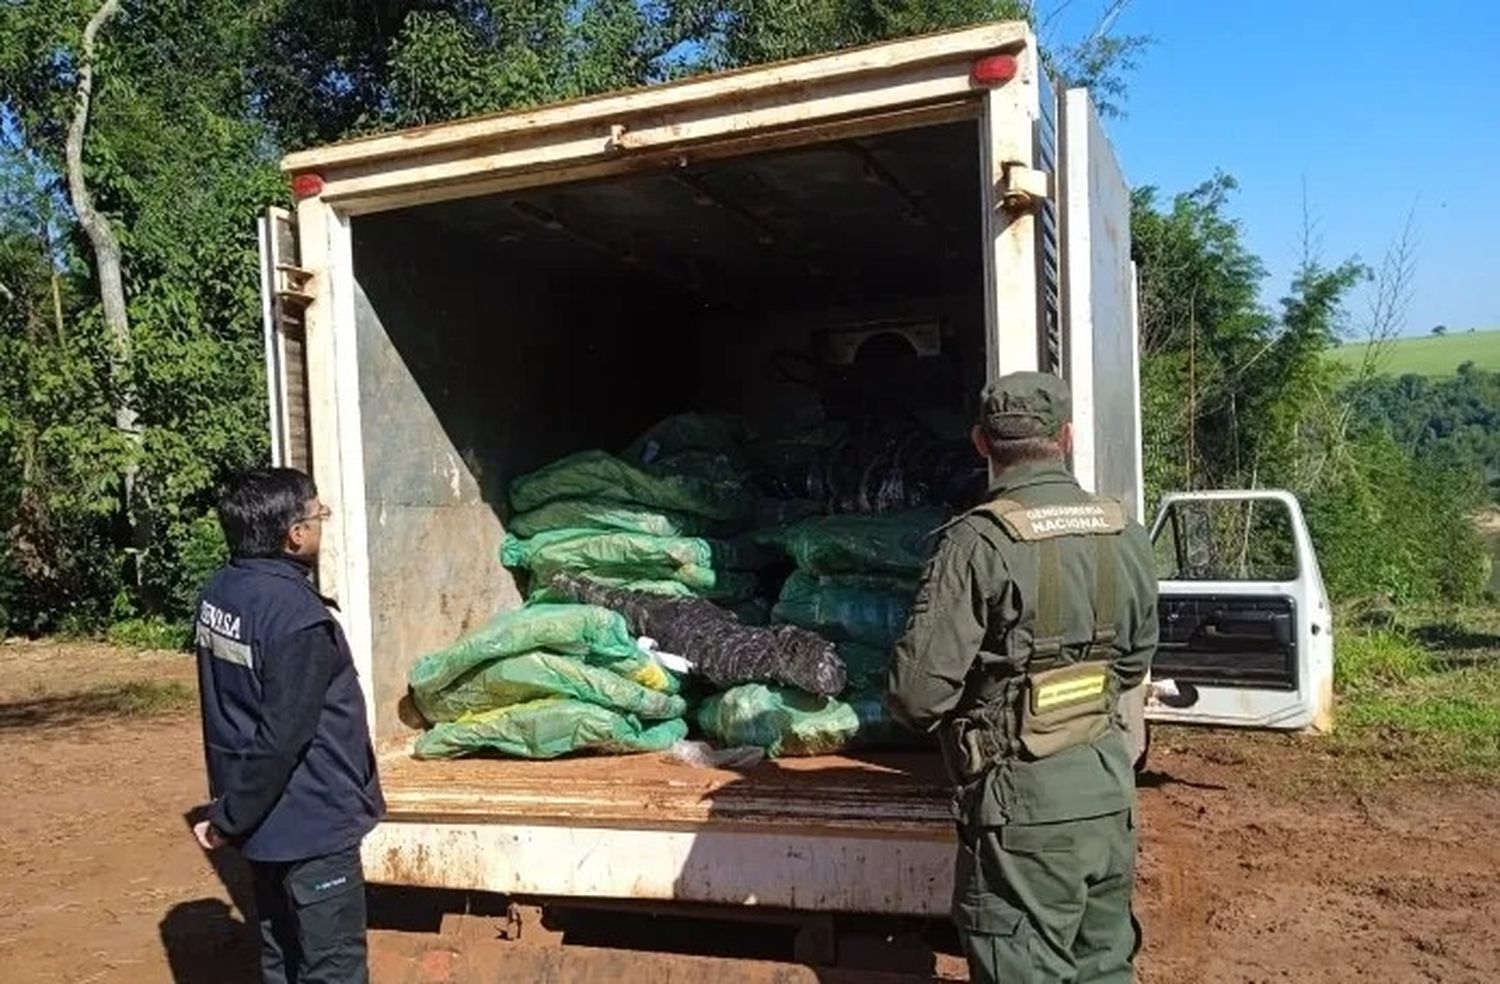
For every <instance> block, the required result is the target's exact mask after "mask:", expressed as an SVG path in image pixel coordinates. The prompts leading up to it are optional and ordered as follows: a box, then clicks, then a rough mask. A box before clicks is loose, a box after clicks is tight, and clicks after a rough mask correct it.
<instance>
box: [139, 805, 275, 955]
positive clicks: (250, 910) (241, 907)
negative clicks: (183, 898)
mask: <svg viewBox="0 0 1500 984" xmlns="http://www.w3.org/2000/svg"><path fill="white" fill-rule="evenodd" d="M201 816H202V814H201V813H200V812H199V811H198V810H194V811H192V812H190V813H188V814H187V815H186V816H185V817H184V818H183V819H184V820H185V821H186V822H187V826H188V827H189V828H191V827H192V825H193V824H194V823H196V822H197V821H198V820H199V819H200V818H201ZM208 859H209V862H210V863H211V864H213V866H214V874H216V875H217V876H218V878H219V881H220V883H222V884H223V886H224V890H225V891H226V892H228V893H229V898H230V900H231V902H232V904H231V903H228V902H225V901H224V900H223V899H221V898H206V899H194V900H192V901H190V902H179V903H178V904H176V905H174V906H172V908H171V909H169V910H167V914H166V915H165V916H163V917H162V920H161V923H160V926H159V929H160V932H161V945H162V949H163V950H165V951H166V955H167V964H168V966H170V967H171V968H172V980H173V981H174V982H176V984H241V982H243V984H253V982H256V981H259V980H260V963H259V960H260V944H259V939H258V934H257V929H256V926H255V904H254V897H255V896H254V892H253V890H252V888H251V885H250V869H249V867H248V866H247V865H246V864H245V861H244V859H242V858H241V857H240V856H239V854H237V853H236V852H235V851H233V850H230V849H227V848H222V847H221V848H219V849H218V850H217V851H211V852H209V854H208Z"/></svg>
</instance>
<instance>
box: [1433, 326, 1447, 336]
mask: <svg viewBox="0 0 1500 984" xmlns="http://www.w3.org/2000/svg"><path fill="white" fill-rule="evenodd" d="M1432 333H1433V334H1434V335H1436V336H1438V337H1439V338H1441V337H1443V336H1444V335H1446V334H1448V326H1447V325H1433V326H1432Z"/></svg>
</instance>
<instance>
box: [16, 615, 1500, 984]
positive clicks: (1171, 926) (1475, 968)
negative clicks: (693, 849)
mask: <svg viewBox="0 0 1500 984" xmlns="http://www.w3.org/2000/svg"><path fill="white" fill-rule="evenodd" d="M140 680H151V681H156V682H171V681H178V682H180V683H181V684H183V685H185V686H186V687H187V688H191V687H192V686H193V678H192V668H191V663H190V661H189V660H187V659H186V658H184V657H180V656H172V655H146V654H134V653H126V652H121V651H118V650H112V649H109V648H106V647H92V646H55V645H33V644H14V643H13V644H6V645H3V646H0V967H3V968H4V970H3V971H0V976H3V979H5V980H6V981H13V982H23V981H47V982H54V981H56V982H85V981H88V982H92V981H123V982H127V984H134V982H146V981H163V980H173V979H175V980H178V981H203V982H214V984H218V982H234V981H241V980H245V981H248V980H253V979H254V971H253V965H254V956H255V955H254V945H253V942H252V941H251V940H250V938H249V936H248V934H247V932H246V927H245V924H244V916H243V914H242V912H241V910H240V908H239V907H238V906H237V905H236V904H235V903H234V901H233V900H232V898H231V895H230V893H229V892H228V891H227V890H226V889H225V888H224V883H225V880H226V879H227V880H228V881H229V882H230V883H231V884H235V883H236V879H235V877H234V872H233V871H232V870H230V871H227V872H224V873H223V877H221V873H220V872H218V871H216V870H215V868H214V866H213V865H212V864H210V862H209V861H208V859H207V858H205V856H204V855H203V853H202V852H200V851H199V850H198V849H197V847H196V846H194V844H193V843H192V841H191V839H190V836H189V833H188V828H187V824H186V821H185V819H184V815H185V813H186V812H187V811H188V810H189V809H190V808H191V807H193V806H194V805H195V804H197V803H198V802H199V801H200V800H201V799H202V798H203V794H204V782H203V776H202V769H203V765H202V755H201V751H200V747H199V743H198V732H197V729H198V722H197V716H196V712H195V710H194V709H193V706H192V704H191V701H190V699H185V696H184V692H183V691H181V690H179V691H176V692H175V694H174V693H173V692H172V691H170V690H169V691H167V692H164V693H160V694H158V693H156V690H155V689H153V690H152V691H150V692H147V693H140V692H137V691H135V690H132V689H131V688H129V687H123V686H122V684H126V683H128V682H129V681H140ZM153 702H154V703H153ZM163 703H164V704H167V705H169V706H170V705H175V706H176V709H175V710H166V711H163V710H161V707H160V705H161V704H163ZM1152 756H1153V758H1152V771H1151V773H1150V774H1149V775H1148V776H1147V777H1146V782H1145V788H1144V789H1143V790H1142V794H1141V805H1140V828H1141V832H1142V848H1141V862H1140V879H1139V895H1138V899H1139V905H1138V908H1139V911H1140V915H1141V919H1142V922H1143V924H1144V927H1145V932H1146V939H1147V945H1146V950H1145V953H1144V955H1143V957H1142V962H1141V979H1142V980H1143V981H1146V982H1149V984H1199V982H1205V981H1215V982H1221V981H1222V982H1263V981H1297V982H1324V981H1365V980H1378V981H1383V982H1391V984H1403V982H1418V981H1452V982H1468V981H1473V982H1489V981H1496V980H1500V789H1497V788H1495V787H1479V786H1474V785H1452V784H1441V783H1435V782H1424V781H1419V780H1413V779H1403V778H1394V779H1388V780H1383V781H1376V782H1370V781H1367V780H1363V781H1361V783H1360V784H1355V783H1353V782H1352V781H1351V780H1350V778H1349V776H1348V774H1347V769H1346V767H1345V764H1344V763H1342V762H1341V761H1340V760H1338V759H1336V758H1334V757H1332V756H1331V755H1330V754H1329V753H1328V752H1327V751H1326V750H1325V749H1324V748H1322V747H1321V746H1319V745H1318V744H1317V743H1315V742H1309V741H1306V740H1300V741H1299V740H1281V739H1266V738H1246V737H1243V736H1225V735H1210V734H1196V733H1182V732H1175V733H1163V734H1160V735H1158V737H1157V740H1156V747H1155V748H1154V749H1153V752H1152ZM372 945H373V947H374V950H375V952H376V954H377V956H379V955H380V954H381V952H382V951H383V950H389V951H392V952H394V950H396V949H399V948H400V946H401V945H402V943H401V941H400V940H398V939H396V938H395V935H394V934H384V933H377V934H375V937H374V941H373V944H372ZM377 979H378V978H377ZM491 979H499V978H498V977H491ZM559 979H561V978H559Z"/></svg>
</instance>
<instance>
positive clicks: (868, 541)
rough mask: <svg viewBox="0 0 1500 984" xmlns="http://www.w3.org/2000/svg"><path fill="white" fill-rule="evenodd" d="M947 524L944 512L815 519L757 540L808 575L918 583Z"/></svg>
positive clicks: (933, 510) (911, 511)
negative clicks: (915, 580) (889, 577)
mask: <svg viewBox="0 0 1500 984" xmlns="http://www.w3.org/2000/svg"><path fill="white" fill-rule="evenodd" d="M947 520H948V513H947V512H946V511H945V510H942V509H913V510H909V511H907V512H897V513H883V514H880V515H855V514H845V515H838V516H814V517H812V518H811V519H804V520H802V521H801V522H800V523H796V524H794V525H792V526H789V527H785V528H783V529H778V530H772V531H768V532H766V533H763V534H761V535H760V538H759V539H760V542H762V543H764V544H766V545H768V546H775V547H777V548H779V549H780V550H782V551H783V552H785V553H786V554H787V556H789V557H791V558H792V560H793V561H795V562H796V564H797V567H798V568H800V569H801V570H804V571H806V572H808V573H810V574H822V575H830V574H884V575H895V576H897V577H907V578H916V577H917V576H919V575H920V574H921V573H922V568H923V566H924V565H925V564H926V563H927V557H928V554H930V553H931V551H932V547H933V544H934V543H935V540H934V537H933V534H934V533H935V532H936V531H937V529H938V527H940V526H942V525H943V524H944V523H945V522H947Z"/></svg>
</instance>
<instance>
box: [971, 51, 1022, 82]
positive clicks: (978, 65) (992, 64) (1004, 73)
mask: <svg viewBox="0 0 1500 984" xmlns="http://www.w3.org/2000/svg"><path fill="white" fill-rule="evenodd" d="M1018 68H1019V66H1018V64H1017V62H1016V56H1015V55H986V56H985V57H984V58H981V59H979V60H978V61H976V62H975V63H974V67H973V68H972V69H970V71H969V77H970V78H972V79H973V80H974V83H975V84H976V85H983V86H997V85H1004V84H1005V83H1007V82H1009V81H1010V80H1011V79H1013V78H1015V77H1016V72H1017V70H1018Z"/></svg>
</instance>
